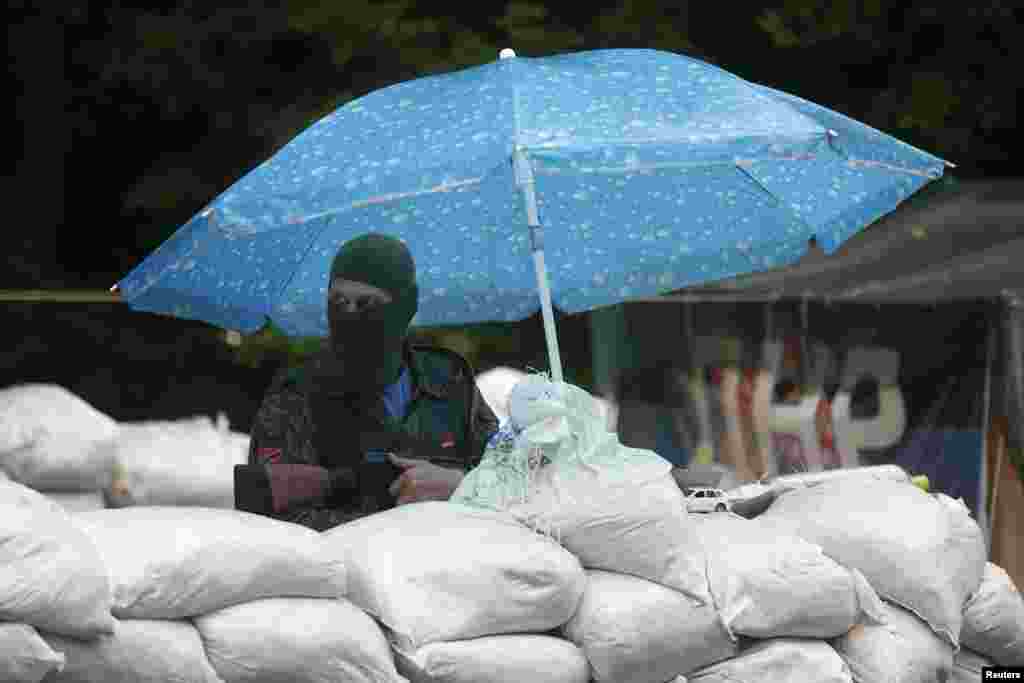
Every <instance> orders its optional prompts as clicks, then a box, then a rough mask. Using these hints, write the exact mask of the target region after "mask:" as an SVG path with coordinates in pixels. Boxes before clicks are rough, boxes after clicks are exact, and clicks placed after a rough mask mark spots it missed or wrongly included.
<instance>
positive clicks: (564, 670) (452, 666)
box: [395, 634, 590, 683]
mask: <svg viewBox="0 0 1024 683" xmlns="http://www.w3.org/2000/svg"><path fill="white" fill-rule="evenodd" d="M395 663H396V664H397V666H398V670H399V672H401V673H402V675H404V676H405V677H406V678H408V679H409V681H411V683H523V682H524V681H529V682H530V683H589V681H590V666H589V665H588V664H587V659H586V657H584V656H583V653H582V652H581V651H580V649H579V648H578V647H576V646H575V645H573V644H572V643H570V642H568V641H566V640H562V639H561V638H555V637H552V636H546V635H533V634H527V635H512V636H488V637H485V638H474V639H472V640H459V641H455V642H449V643H431V644H429V645H424V646H423V647H421V648H420V649H419V650H416V651H415V652H412V653H406V652H401V651H396V653H395Z"/></svg>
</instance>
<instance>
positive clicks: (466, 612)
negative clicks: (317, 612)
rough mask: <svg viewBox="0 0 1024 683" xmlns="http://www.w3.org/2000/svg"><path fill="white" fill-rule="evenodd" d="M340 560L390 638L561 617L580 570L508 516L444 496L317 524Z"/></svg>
mask: <svg viewBox="0 0 1024 683" xmlns="http://www.w3.org/2000/svg"><path fill="white" fill-rule="evenodd" d="M323 538H324V539H325V540H326V542H327V543H328V544H329V545H330V547H331V548H332V551H333V552H335V553H336V554H337V555H338V556H339V557H343V558H344V559H345V563H346V565H347V569H348V578H349V592H348V596H347V597H348V599H349V600H351V601H352V602H354V603H355V604H356V605H358V606H359V607H360V608H362V609H364V610H366V611H367V612H369V613H370V614H371V615H373V616H375V617H376V618H377V619H379V620H380V621H381V622H383V624H384V625H385V626H387V627H388V628H389V629H390V630H391V631H392V634H391V635H393V637H394V639H395V642H396V643H397V644H398V647H401V648H402V649H403V650H405V651H413V650H416V649H418V648H419V647H422V646H423V645H427V644H428V643H434V642H440V641H452V640H466V639H470V638H477V637H481V636H490V635H501V634H506V633H529V632H537V631H540V632H543V631H547V630H549V629H552V628H556V627H558V626H561V625H562V624H564V623H565V622H566V621H568V620H569V617H571V616H572V614H573V612H575V611H576V606H577V605H578V604H579V601H580V598H581V596H582V595H583V589H584V586H585V584H586V576H585V575H584V573H583V568H582V567H580V564H579V562H578V561H577V560H576V558H574V557H573V556H572V555H570V554H569V553H568V552H566V551H565V550H564V549H563V548H561V547H559V546H558V544H557V543H555V542H554V541H552V540H551V539H550V538H546V537H544V536H542V535H540V534H537V533H535V532H533V531H532V530H530V529H528V528H527V527H525V526H523V525H522V524H520V523H518V522H517V521H516V520H515V519H513V518H512V517H511V516H509V515H507V514H504V513H500V512H495V511H489V510H481V509H478V508H472V507H467V506H464V505H457V504H452V503H448V502H436V501H435V502H424V503H413V504H409V505H402V506H400V507H397V508H393V509H391V510H386V511H384V512H380V513H377V514H374V515H370V516H368V517H364V518H362V519H358V520H356V521H354V522H350V523H348V524H343V525H341V526H338V527H335V528H334V529H331V530H330V531H327V532H324V534H323Z"/></svg>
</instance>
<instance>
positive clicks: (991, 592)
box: [960, 562, 1024, 666]
mask: <svg viewBox="0 0 1024 683" xmlns="http://www.w3.org/2000/svg"><path fill="white" fill-rule="evenodd" d="M960 642H961V643H962V644H963V646H964V647H966V648H969V649H971V650H974V651H976V652H979V653H981V654H983V655H986V656H987V657H989V658H990V659H991V660H992V661H993V662H995V663H996V664H1000V665H1002V666H1024V596H1021V594H1020V591H1019V590H1017V586H1016V585H1014V583H1013V579H1011V578H1010V575H1009V574H1007V573H1006V572H1005V571H1004V570H1003V569H1002V567H999V566H997V565H994V564H992V563H991V562H988V563H986V565H985V577H984V578H983V579H982V581H981V586H980V587H979V588H978V590H977V591H976V592H975V593H974V595H972V596H971V598H970V600H968V602H967V606H966V607H965V608H964V627H963V630H962V631H961V634H960Z"/></svg>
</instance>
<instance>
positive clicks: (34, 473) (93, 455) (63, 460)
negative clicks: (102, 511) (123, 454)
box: [0, 384, 118, 511]
mask: <svg viewBox="0 0 1024 683" xmlns="http://www.w3.org/2000/svg"><path fill="white" fill-rule="evenodd" d="M117 431H118V425H117V422H115V421H114V420H113V419H112V418H110V417H108V416H107V415H104V414H103V413H101V412H100V411H98V410H96V409H95V408H93V407H92V406H91V405H89V404H88V403H87V402H86V401H84V400H82V399H81V398H79V397H78V396H76V395H74V394H73V393H71V392H70V391H68V390H67V389H64V388H63V387H60V386H58V385H55V384H20V385H15V386H11V387H7V388H5V389H2V390H0V470H3V471H5V472H6V474H7V475H8V476H9V477H10V478H11V479H13V480H14V481H17V482H19V483H21V484H24V485H25V486H28V487H31V488H33V489H36V490H38V491H42V492H43V493H44V494H46V495H48V496H50V497H51V498H53V499H54V500H56V501H57V502H58V503H60V504H61V505H62V506H65V507H66V509H69V510H70V511H80V510H91V509H98V508H102V507H103V498H102V495H101V494H100V490H101V488H102V485H103V482H104V481H105V479H106V478H107V477H108V476H109V472H110V466H111V460H110V456H109V454H108V453H107V452H106V450H105V449H103V448H101V446H102V444H103V443H105V442H106V441H107V440H109V439H111V438H113V437H114V436H115V435H116V434H117Z"/></svg>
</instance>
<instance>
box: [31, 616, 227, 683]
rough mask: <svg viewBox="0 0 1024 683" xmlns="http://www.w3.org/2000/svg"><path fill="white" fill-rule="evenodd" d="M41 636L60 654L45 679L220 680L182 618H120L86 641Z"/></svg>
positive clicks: (80, 682) (78, 682)
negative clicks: (60, 663) (57, 667)
mask: <svg viewBox="0 0 1024 683" xmlns="http://www.w3.org/2000/svg"><path fill="white" fill-rule="evenodd" d="M41 635H42V636H43V638H45V639H46V641H47V642H48V643H49V644H50V647H52V648H53V649H54V650H56V651H57V652H60V653H61V654H63V655H64V659H65V663H64V669H63V671H61V672H60V673H52V674H50V675H49V676H48V677H47V679H46V681H47V683H168V681H172V682H173V683H222V681H221V679H220V677H218V676H217V673H216V672H215V671H214V670H213V667H212V666H210V662H209V660H208V659H207V657H206V653H205V652H204V650H203V643H202V641H201V640H200V639H199V633H198V632H197V631H196V628H195V626H193V625H192V624H191V623H189V622H187V621H151V620H148V619H124V620H122V621H120V622H118V624H117V633H115V634H114V635H110V636H102V637H100V638H97V639H95V640H91V641H82V640H76V639H74V638H64V637H62V636H56V635H53V634H50V633H42V634H41Z"/></svg>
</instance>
